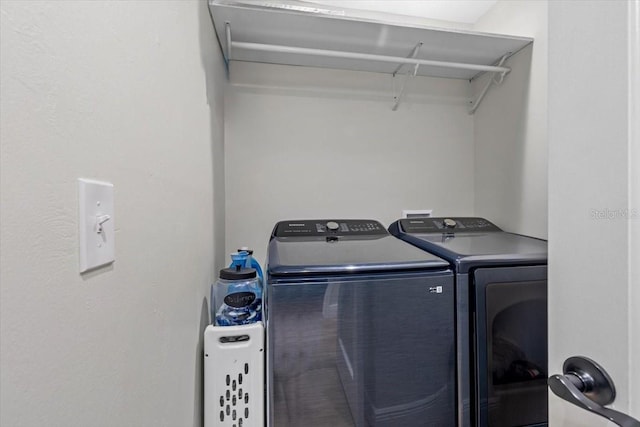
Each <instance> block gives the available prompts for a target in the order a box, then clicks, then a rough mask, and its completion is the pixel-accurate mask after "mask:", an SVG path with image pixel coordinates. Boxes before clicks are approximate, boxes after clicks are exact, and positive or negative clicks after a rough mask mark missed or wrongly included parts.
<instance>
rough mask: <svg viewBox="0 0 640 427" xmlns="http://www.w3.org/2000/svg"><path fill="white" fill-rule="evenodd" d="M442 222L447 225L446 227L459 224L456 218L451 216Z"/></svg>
mask: <svg viewBox="0 0 640 427" xmlns="http://www.w3.org/2000/svg"><path fill="white" fill-rule="evenodd" d="M442 224H443V225H444V226H445V228H454V227H455V226H456V225H457V224H456V222H455V220H453V219H451V218H446V219H445V220H444V221H442Z"/></svg>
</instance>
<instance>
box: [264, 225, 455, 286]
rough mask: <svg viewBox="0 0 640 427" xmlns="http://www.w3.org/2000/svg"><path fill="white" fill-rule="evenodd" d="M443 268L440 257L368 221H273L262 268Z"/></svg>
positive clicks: (274, 271) (299, 271)
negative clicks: (267, 250) (266, 258)
mask: <svg viewBox="0 0 640 427" xmlns="http://www.w3.org/2000/svg"><path fill="white" fill-rule="evenodd" d="M336 225H337V227H336ZM293 230H299V231H293ZM448 267H449V263H447V262H446V261H445V260H443V259H441V258H439V257H437V256H435V255H431V254H428V253H426V252H424V251H421V250H419V249H417V248H415V247H413V246H411V245H409V244H407V243H405V242H402V241H400V240H398V239H396V238H395V237H393V236H391V235H389V233H388V232H387V231H386V230H385V229H384V227H383V226H382V225H381V224H380V223H379V222H377V221H373V220H300V221H282V222H279V223H278V224H276V226H275V228H274V232H273V233H272V237H271V241H270V242H269V255H268V261H267V270H268V273H269V274H270V275H274V276H281V275H285V276H288V275H304V274H351V273H369V272H383V271H405V270H424V269H427V270H434V269H435V270H444V269H447V268H448Z"/></svg>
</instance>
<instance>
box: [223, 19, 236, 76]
mask: <svg viewBox="0 0 640 427" xmlns="http://www.w3.org/2000/svg"><path fill="white" fill-rule="evenodd" d="M224 33H225V36H226V37H225V38H226V39H227V51H226V52H224V51H223V52H222V57H223V58H224V65H225V66H226V67H227V77H229V63H230V62H231V46H232V44H233V43H231V24H230V23H229V22H225V24H224Z"/></svg>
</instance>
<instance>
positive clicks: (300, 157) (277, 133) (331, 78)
mask: <svg viewBox="0 0 640 427" xmlns="http://www.w3.org/2000/svg"><path fill="white" fill-rule="evenodd" d="M391 87H392V80H391V76H390V75H382V74H373V73H361V72H352V71H339V70H327V69H313V68H303V67H290V66H275V65H267V64H251V63H235V62H234V63H232V67H231V85H230V86H229V87H228V92H227V96H226V99H225V156H226V169H225V170H226V195H227V217H226V218H227V219H226V222H227V251H232V250H235V249H236V248H237V247H238V246H241V245H249V246H251V247H252V248H253V249H255V250H256V255H257V258H258V259H260V260H262V259H264V256H265V252H266V247H267V242H268V238H269V235H270V233H271V230H272V228H273V226H274V224H275V223H276V221H278V220H283V219H296V218H298V219H302V218H374V219H378V220H380V221H381V222H382V223H383V224H384V225H385V226H386V225H388V224H390V223H391V222H392V221H394V220H395V219H397V218H399V217H400V215H401V212H402V209H421V208H432V209H434V214H442V215H471V214H472V213H473V198H474V194H473V159H474V145H473V118H472V117H471V116H469V115H468V114H467V110H466V104H465V101H466V95H467V90H468V82H466V81H464V80H447V79H431V78H423V77H418V78H416V79H415V80H413V81H411V82H410V83H409V85H408V86H407V90H406V93H407V94H409V95H410V96H409V97H408V98H407V99H406V100H405V101H403V102H402V103H401V104H400V107H399V108H398V110H397V111H392V110H391V106H392V98H393V95H392V91H391Z"/></svg>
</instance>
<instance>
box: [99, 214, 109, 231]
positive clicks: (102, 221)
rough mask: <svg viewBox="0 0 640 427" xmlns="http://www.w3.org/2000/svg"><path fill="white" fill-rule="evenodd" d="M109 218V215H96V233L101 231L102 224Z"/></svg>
mask: <svg viewBox="0 0 640 427" xmlns="http://www.w3.org/2000/svg"><path fill="white" fill-rule="evenodd" d="M110 219H111V215H98V216H96V233H98V234H101V233H102V231H103V230H102V224H104V223H105V222H107V221H109V220H110Z"/></svg>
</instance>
